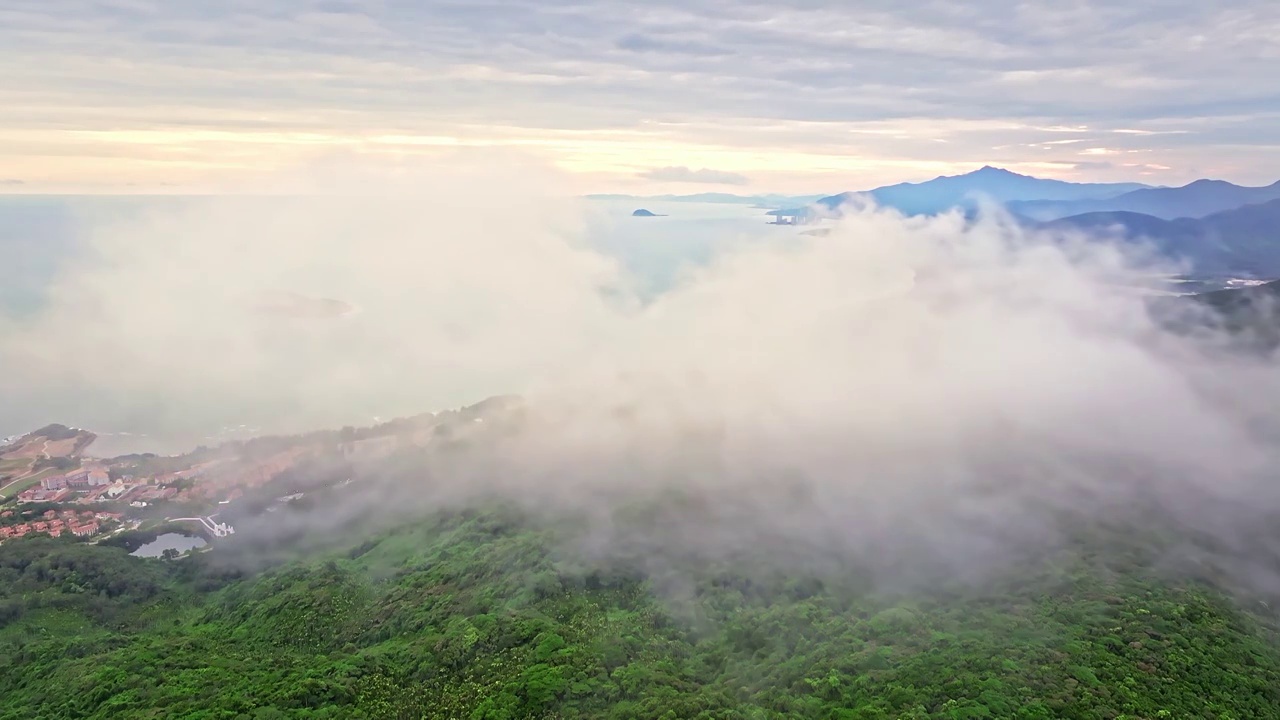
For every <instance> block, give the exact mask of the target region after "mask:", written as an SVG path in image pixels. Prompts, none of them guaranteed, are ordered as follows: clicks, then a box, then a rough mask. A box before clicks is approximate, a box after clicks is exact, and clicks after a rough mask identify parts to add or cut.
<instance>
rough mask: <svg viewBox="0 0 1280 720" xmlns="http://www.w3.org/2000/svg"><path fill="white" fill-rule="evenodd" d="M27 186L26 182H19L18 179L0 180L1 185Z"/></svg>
mask: <svg viewBox="0 0 1280 720" xmlns="http://www.w3.org/2000/svg"><path fill="white" fill-rule="evenodd" d="M26 184H27V183H26V181H25V180H18V179H16V178H8V179H0V185H26Z"/></svg>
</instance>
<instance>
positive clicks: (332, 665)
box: [0, 512, 1280, 720]
mask: <svg viewBox="0 0 1280 720" xmlns="http://www.w3.org/2000/svg"><path fill="white" fill-rule="evenodd" d="M559 532H564V531H563V530H562V531H559ZM561 539H562V538H561V537H560V535H558V534H557V531H555V530H552V529H549V528H547V527H544V526H542V525H537V524H532V523H529V522H526V521H522V520H520V519H519V518H516V517H513V516H511V515H509V514H505V513H499V512H492V513H484V514H476V513H471V514H459V515H452V516H447V517H445V516H442V517H438V518H435V519H432V520H428V521H422V522H419V523H415V524H412V525H407V526H405V527H401V528H398V529H395V530H390V531H386V532H383V533H381V534H378V535H375V536H372V537H369V538H366V539H364V540H363V542H360V543H359V544H354V543H353V544H352V545H351V546H349V547H346V548H344V549H343V550H341V551H340V552H332V553H326V554H323V555H320V556H316V557H306V558H304V559H301V560H296V561H293V562H289V563H287V564H284V565H280V566H277V567H274V568H271V569H269V570H267V571H264V572H261V573H255V574H248V573H243V572H242V571H237V570H234V569H232V567H233V566H228V565H226V564H224V563H220V562H219V558H220V557H223V556H224V555H226V554H227V553H228V552H230V551H231V546H229V545H228V546H225V547H224V548H223V549H219V550H216V551H214V552H212V553H205V554H201V555H198V556H194V557H191V558H187V559H182V560H176V561H163V560H142V559H138V558H131V557H128V556H127V555H126V551H125V550H124V549H122V548H118V547H103V546H91V545H85V544H76V543H72V542H67V541H65V540H53V539H48V538H37V539H31V540H23V541H19V542H10V543H6V544H5V545H4V546H3V548H0V719H2V720H10V719H12V720H18V719H20V718H21V719H26V718H44V719H46V720H52V719H54V718H113V719H114V718H197V719H213V718H226V719H227V720H241V719H255V720H256V719H261V718H293V717H296V718H344V719H346V718H468V719H471V720H500V719H514V718H563V719H568V718H627V719H636V720H639V719H640V718H645V719H648V718H670V719H677V718H681V719H683V718H705V719H708V720H710V719H728V718H744V719H753V720H754V719H757V718H759V719H763V718H833V719H835V718H839V719H842V720H843V719H871V718H910V719H913V720H919V719H923V718H929V719H931V720H969V719H976V718H1016V719H1021V720H1040V719H1047V718H1068V719H1079V720H1085V719H1088V720H1096V719H1109V720H1121V719H1125V720H1138V719H1140V718H1141V719H1146V720H1154V719H1155V718H1217V719H1219V720H1244V719H1245V718H1275V717H1277V716H1278V713H1280V649H1278V646H1277V645H1276V642H1275V637H1274V636H1273V635H1272V629H1271V628H1270V626H1269V625H1268V624H1265V623H1263V622H1262V621H1261V620H1260V619H1258V618H1255V617H1253V616H1252V615H1250V614H1248V613H1246V612H1242V611H1241V610H1240V609H1238V608H1237V607H1236V606H1234V605H1233V604H1232V603H1231V602H1229V601H1228V600H1227V599H1226V598H1225V597H1224V596H1223V595H1221V594H1220V593H1218V592H1216V591H1214V590H1213V589H1211V588H1209V587H1206V586H1204V585H1201V584H1196V583H1181V582H1166V581H1159V580H1157V579H1156V578H1155V577H1153V576H1151V575H1149V574H1147V573H1146V572H1145V571H1143V570H1142V569H1141V567H1140V563H1139V561H1138V560H1136V559H1135V557H1136V556H1135V557H1127V556H1123V555H1121V556H1118V557H1117V558H1116V559H1115V562H1112V561H1111V560H1108V561H1107V562H1099V561H1098V559H1097V558H1096V557H1091V558H1090V560H1088V561H1086V560H1085V559H1084V558H1086V557H1090V553H1087V552H1083V551H1080V550H1079V549H1077V551H1073V552H1072V553H1063V554H1061V555H1060V556H1055V557H1054V558H1052V562H1046V563H1039V564H1037V566H1036V569H1034V570H1028V571H1026V572H1022V573H1019V574H1018V576H1017V577H1016V578H1013V577H1010V578H1009V579H1007V580H1005V581H1000V582H989V583H984V584H983V585H982V586H981V587H973V586H954V587H953V586H937V587H934V588H932V589H931V590H930V591H929V592H927V593H912V594H897V595H889V594H883V593H876V592H871V591H869V590H868V589H867V588H866V587H865V586H863V587H859V585H860V583H859V582H858V580H857V577H858V574H857V573H856V572H850V573H836V574H830V575H828V576H825V577H824V576H820V575H813V574H803V575H801V574H796V573H792V574H791V575H789V576H783V575H780V574H778V575H770V574H769V573H765V572H754V571H751V570H750V568H746V567H745V566H736V565H734V564H732V563H727V562H726V563H720V564H709V563H695V562H692V561H685V562H684V563H674V564H673V565H671V566H670V568H669V572H667V573H666V574H663V575H661V577H662V578H663V581H662V582H659V581H658V580H657V577H659V576H657V575H648V576H646V575H644V574H641V573H639V572H636V571H634V570H631V569H627V568H625V567H622V566H606V565H600V564H596V565H583V564H581V563H573V562H570V561H569V560H568V558H566V556H565V555H563V554H562V553H561V552H559V551H558V548H563V547H565V546H564V545H563V544H562V543H561V542H560V540H561ZM1116 563H1120V564H1121V565H1123V569H1124V572H1116V571H1115V570H1116V569H1117V567H1119V566H1118V565H1117V564H1116ZM1126 564H1127V565H1126ZM671 577H678V578H682V579H684V580H687V582H674V581H669V580H670V578H671ZM837 577H838V578H839V579H840V581H839V582H836V578H837ZM659 588H663V589H662V590H661V591H660V590H659ZM671 588H674V589H671Z"/></svg>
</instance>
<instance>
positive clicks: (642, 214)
mask: <svg viewBox="0 0 1280 720" xmlns="http://www.w3.org/2000/svg"><path fill="white" fill-rule="evenodd" d="M631 217H666V216H665V215H659V214H658V213H656V212H650V211H649V210H645V209H644V208H640V209H639V210H637V211H635V212H633V213H631Z"/></svg>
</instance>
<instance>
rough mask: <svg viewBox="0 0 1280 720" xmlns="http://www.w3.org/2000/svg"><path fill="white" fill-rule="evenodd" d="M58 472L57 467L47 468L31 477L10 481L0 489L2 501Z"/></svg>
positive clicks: (0, 499)
mask: <svg viewBox="0 0 1280 720" xmlns="http://www.w3.org/2000/svg"><path fill="white" fill-rule="evenodd" d="M57 474H58V470H57V469H56V468H47V469H45V470H41V471H40V472H38V473H36V474H34V475H32V476H30V477H26V478H23V479H21V480H19V481H17V482H10V483H9V484H8V485H6V486H5V487H4V489H2V490H0V501H3V500H8V499H9V498H13V497H17V496H18V493H20V492H23V491H24V490H28V489H30V488H33V487H35V486H36V485H39V484H40V481H41V480H43V479H44V478H47V477H49V476H50V475H57Z"/></svg>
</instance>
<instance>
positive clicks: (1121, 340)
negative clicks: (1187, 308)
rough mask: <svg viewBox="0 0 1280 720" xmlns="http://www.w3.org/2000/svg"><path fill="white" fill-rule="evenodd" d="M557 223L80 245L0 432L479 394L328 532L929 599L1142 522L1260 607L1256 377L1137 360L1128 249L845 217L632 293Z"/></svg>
mask: <svg viewBox="0 0 1280 720" xmlns="http://www.w3.org/2000/svg"><path fill="white" fill-rule="evenodd" d="M495 168H496V169H495ZM313 190H315V188H313ZM568 195H569V192H568V191H567V188H566V186H565V185H564V183H563V182H562V181H561V179H560V178H559V177H558V176H556V174H555V173H552V172H549V171H546V170H544V169H540V168H537V167H532V166H528V165H518V166H511V165H502V166H496V165H488V164H470V165H459V166H452V165H443V166H441V167H440V168H439V169H437V170H433V171H431V172H427V173H415V174H413V175H412V176H410V177H403V176H402V177H394V178H388V177H384V176H380V175H377V174H363V175H361V176H360V178H359V180H358V181H356V180H352V179H350V178H345V179H344V178H339V179H337V180H335V179H333V178H332V176H329V177H328V178H327V179H326V181H325V183H324V185H323V186H322V187H320V188H319V189H318V194H317V195H313V196H311V197H307V198H296V197H274V198H262V197H259V198H252V199H248V198H242V199H237V200H234V201H232V200H222V201H217V202H195V201H193V202H190V203H182V204H180V205H179V206H177V207H168V208H164V209H162V210H157V211H155V212H153V213H150V214H148V215H146V216H145V217H130V218H128V219H126V220H123V221H122V220H119V219H116V220H114V221H113V220H110V219H104V220H101V221H100V222H94V223H93V224H92V227H93V233H92V235H91V237H90V238H89V244H88V250H87V252H85V253H84V254H83V255H82V256H79V257H77V258H76V260H75V261H74V262H70V263H68V264H66V265H64V266H63V267H62V268H61V270H60V272H59V273H58V274H57V276H56V277H55V279H54V281H53V283H52V284H51V286H50V289H49V291H48V302H47V304H46V306H45V307H44V308H43V309H42V310H41V311H40V312H38V313H37V314H35V315H33V316H24V317H16V316H15V317H9V318H6V319H4V320H3V323H2V324H0V338H3V340H0V412H3V414H4V417H3V418H0V419H3V421H4V424H5V425H6V426H13V425H25V426H35V425H36V424H39V423H42V422H48V421H50V420H56V419H59V418H61V417H63V416H67V417H70V418H72V421H73V422H76V423H79V424H82V425H85V426H88V427H91V428H93V427H112V428H130V427H143V426H150V427H162V428H165V429H166V430H167V431H169V432H171V433H172V434H173V435H174V436H181V435H183V434H184V433H188V434H199V433H202V432H207V428H209V427H213V426H217V425H234V424H237V423H243V422H246V420H245V419H246V418H251V420H249V422H253V423H255V424H257V425H258V426H260V427H261V428H262V429H263V430H264V431H268V430H269V431H274V432H294V431H299V430H306V429H314V428H324V427H335V426H339V425H346V424H368V422H369V421H368V418H370V417H373V416H381V417H383V418H387V417H391V416H395V415H407V414H414V413H420V412H423V411H426V410H436V409H441V408H447V407H454V406H459V405H463V404H467V403H470V402H474V401H476V400H480V399H482V398H484V397H487V396H491V395H498V394H508V393H514V394H518V395H520V396H521V397H522V398H523V402H522V403H521V404H520V406H519V409H518V410H517V411H513V412H511V413H510V414H508V415H505V416H503V417H502V418H501V419H500V420H501V421H500V422H494V423H491V426H487V427H481V428H477V429H476V431H475V433H474V438H473V442H472V443H471V444H470V445H468V446H467V448H466V449H464V450H458V451H452V452H450V453H437V454H430V453H428V454H426V455H424V456H423V459H422V466H421V469H420V471H419V472H415V471H409V472H405V473H401V474H400V475H397V476H396V478H395V480H394V481H386V482H383V483H382V484H381V485H379V486H378V487H379V488H380V490H379V491H378V492H367V493H362V494H360V495H358V496H352V498H351V499H350V500H348V501H346V502H347V505H346V506H344V507H340V508H336V509H334V508H331V509H329V510H328V512H329V513H330V516H332V515H333V514H348V515H352V516H354V515H368V514H380V513H382V514H386V515H388V516H392V515H397V516H400V515H405V514H410V513H414V512H423V511H426V510H428V509H438V508H442V507H446V508H447V507H465V506H467V505H468V504H472V503H475V502H479V501H481V500H494V499H497V500H501V501H506V502H511V503H514V504H516V505H518V506H519V507H521V508H523V509H525V510H528V511H531V512H537V513H549V514H552V515H555V516H565V517H574V518H577V519H579V520H581V521H582V522H583V523H584V526H585V528H586V531H585V533H584V534H583V536H582V538H581V543H582V547H583V548H584V549H585V550H586V551H588V552H593V553H605V554H613V555H626V556H630V557H637V558H644V557H646V556H647V555H648V554H649V553H650V551H651V550H653V549H654V547H656V546H664V547H680V548H682V549H684V550H688V551H692V552H695V553H702V554H707V555H710V556H717V557H720V556H726V555H730V554H732V553H734V552H737V551H739V550H741V549H742V548H757V549H758V548H768V547H776V548H782V547H790V548H799V549H798V550H795V553H796V554H797V555H798V556H804V557H810V558H812V557H816V556H818V555H823V556H832V557H836V558H839V557H843V556H846V555H855V554H856V555H858V556H863V557H866V556H873V557H878V558H882V559H883V564H884V566H885V568H888V567H890V566H893V567H898V568H900V567H901V563H902V561H903V559H904V558H910V559H912V560H913V561H919V562H920V563H921V565H920V566H921V567H925V566H928V567H942V568H951V569H953V570H955V571H957V572H975V571H978V570H981V569H983V568H988V567H991V566H994V565H999V564H1000V563H1002V562H1004V561H1005V560H1006V559H1008V558H1011V557H1014V556H1017V555H1019V554H1021V553H1024V552H1025V551H1026V550H1027V549H1028V548H1032V547H1048V546H1052V545H1053V543H1055V542H1057V541H1058V540H1059V539H1060V537H1061V535H1062V533H1063V528H1064V524H1063V523H1064V520H1065V519H1069V518H1080V517H1086V518H1088V517H1101V516H1106V517H1114V518H1116V519H1119V520H1134V521H1140V520H1143V519H1144V518H1145V519H1146V520H1147V521H1150V520H1151V518H1153V517H1155V518H1157V520H1155V521H1154V522H1155V523H1156V524H1159V525H1161V526H1163V527H1166V528H1174V529H1176V530H1177V531H1178V532H1179V533H1183V532H1185V533H1186V534H1187V535H1188V536H1192V535H1195V536H1197V537H1200V536H1207V537H1210V538H1212V539H1213V541H1214V543H1215V545H1216V546H1217V547H1220V548H1227V549H1228V550H1229V554H1230V557H1229V559H1230V561H1231V562H1230V564H1231V566H1232V567H1233V568H1235V570H1236V571H1237V572H1238V573H1239V574H1241V575H1247V576H1250V577H1253V578H1255V579H1257V581H1258V582H1259V583H1262V584H1268V583H1270V584H1273V585H1275V587H1280V583H1277V581H1276V579H1275V578H1276V577H1277V576H1276V575H1275V567H1276V565H1275V562H1274V560H1275V557H1276V556H1275V552H1276V547H1274V546H1273V544H1274V541H1273V540H1268V539H1267V538H1265V537H1264V536H1262V535H1259V534H1257V532H1256V531H1257V530H1258V528H1260V527H1261V526H1262V525H1263V524H1264V522H1265V521H1266V520H1267V519H1268V518H1269V517H1270V515H1271V514H1272V513H1273V512H1274V511H1275V510H1276V509H1280V505H1278V501H1280V499H1278V498H1277V492H1276V487H1275V483H1274V481H1273V479H1272V478H1273V473H1274V471H1273V468H1274V467H1275V466H1276V465H1275V460H1276V453H1277V449H1278V448H1280V445H1278V444H1277V439H1276V438H1277V435H1276V430H1277V428H1280V402H1278V401H1280V374H1278V373H1277V372H1276V370H1277V368H1276V364H1275V361H1274V359H1273V358H1272V357H1271V356H1269V355H1265V354H1256V353H1254V354H1244V353H1239V352H1234V351H1232V350H1231V349H1230V347H1229V344H1228V343H1227V342H1226V341H1225V340H1224V339H1223V338H1220V337H1217V336H1215V335H1213V334H1212V333H1209V334H1199V335H1187V334H1174V333H1171V332H1169V331H1168V330H1166V329H1165V327H1164V326H1163V325H1162V324H1161V323H1159V322H1157V320H1156V319H1154V318H1153V316H1152V313H1151V312H1150V308H1149V306H1148V303H1147V302H1146V299H1145V298H1144V296H1143V294H1142V293H1140V292H1135V291H1134V288H1135V287H1136V286H1138V285H1141V283H1142V278H1144V277H1147V276H1149V275H1150V274H1152V273H1159V272H1167V271H1170V270H1176V268H1169V267H1166V266H1164V265H1162V264H1161V263H1160V262H1158V261H1157V260H1156V259H1155V258H1154V256H1152V255H1150V254H1147V253H1144V252H1143V249H1142V248H1140V247H1134V246H1122V245H1117V244H1114V243H1111V242H1107V241H1106V240H1105V239H1102V238H1088V237H1082V236H1065V235H1046V234H1035V233H1028V232H1027V231H1025V230H1023V229H1021V228H1019V227H1018V226H1017V225H1016V224H1015V223H1013V222H1011V221H1010V220H1009V219H1008V218H1006V217H1004V216H1003V215H1002V214H1001V213H1000V212H999V211H997V210H994V209H987V210H986V211H984V212H983V213H980V214H979V215H978V217H977V218H976V219H966V218H964V217H962V216H961V215H959V214H954V215H942V216H938V217H932V218H924V217H914V218H905V217H903V216H901V215H899V214H897V213H895V212H892V211H886V210H881V209H878V208H875V207H863V208H856V209H853V210H851V211H850V212H849V213H848V214H846V215H845V216H844V217H843V218H841V219H840V220H838V221H834V222H833V224H832V226H831V227H832V231H831V232H830V233H828V234H826V235H822V236H815V235H803V234H798V233H795V232H794V231H779V234H778V236H777V237H776V238H774V239H771V240H768V241H764V242H761V241H751V242H747V241H745V239H744V241H743V242H735V238H727V239H724V241H723V242H718V243H717V244H716V247H717V248H718V250H717V252H716V253H714V254H713V255H711V256H710V257H708V258H706V259H705V261H704V262H701V263H694V264H691V265H689V266H687V267H686V268H685V269H684V270H683V271H682V272H680V273H676V274H674V275H673V276H672V278H673V279H672V280H670V282H669V283H668V285H667V286H666V287H664V288H663V289H662V290H661V292H656V293H655V292H654V291H653V288H652V287H651V286H649V285H646V283H645V282H644V281H643V279H642V278H638V277H637V276H636V275H635V274H634V273H632V272H631V271H630V270H629V269H628V267H627V265H626V263H624V262H622V261H621V260H620V259H619V258H618V257H617V255H616V254H609V253H605V252H603V251H602V250H601V249H600V247H599V245H598V243H595V242H594V241H593V237H592V236H591V228H592V227H593V226H595V225H597V224H598V223H599V222H601V220H600V218H599V217H597V216H595V215H593V213H595V212H597V211H595V210H593V209H592V208H591V207H590V206H588V205H586V204H584V203H583V202H582V201H575V200H568V199H565V198H566V197H567V196H568ZM784 232H785V234H783V233H784ZM282 298H283V299H282ZM326 299H327V300H333V301H336V304H332V303H331V304H324V303H323V302H322V301H323V300H326ZM316 303H320V304H318V305H317V304H316ZM317 308H321V309H323V308H328V310H326V311H322V310H318V309H317ZM406 482H413V483H415V484H414V485H413V490H414V492H413V494H412V496H411V497H412V499H411V500H405V499H404V494H403V493H402V492H399V491H398V490H403V488H404V483H406ZM393 495H394V497H396V498H397V499H396V502H395V503H394V508H391V507H388V505H389V503H388V502H387V500H388V498H390V497H392V496H393ZM660 497H678V498H680V502H679V503H675V504H673V505H672V506H670V507H667V508H666V509H663V508H657V509H651V511H647V512H648V514H645V512H641V511H638V510H637V508H640V507H644V503H645V502H647V501H649V500H653V499H654V498H660ZM637 512H639V513H640V514H639V515H636V513H637ZM628 513H631V514H628ZM1153 513H1154V515H1153ZM780 552H781V551H780ZM886 572H887V571H886Z"/></svg>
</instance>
